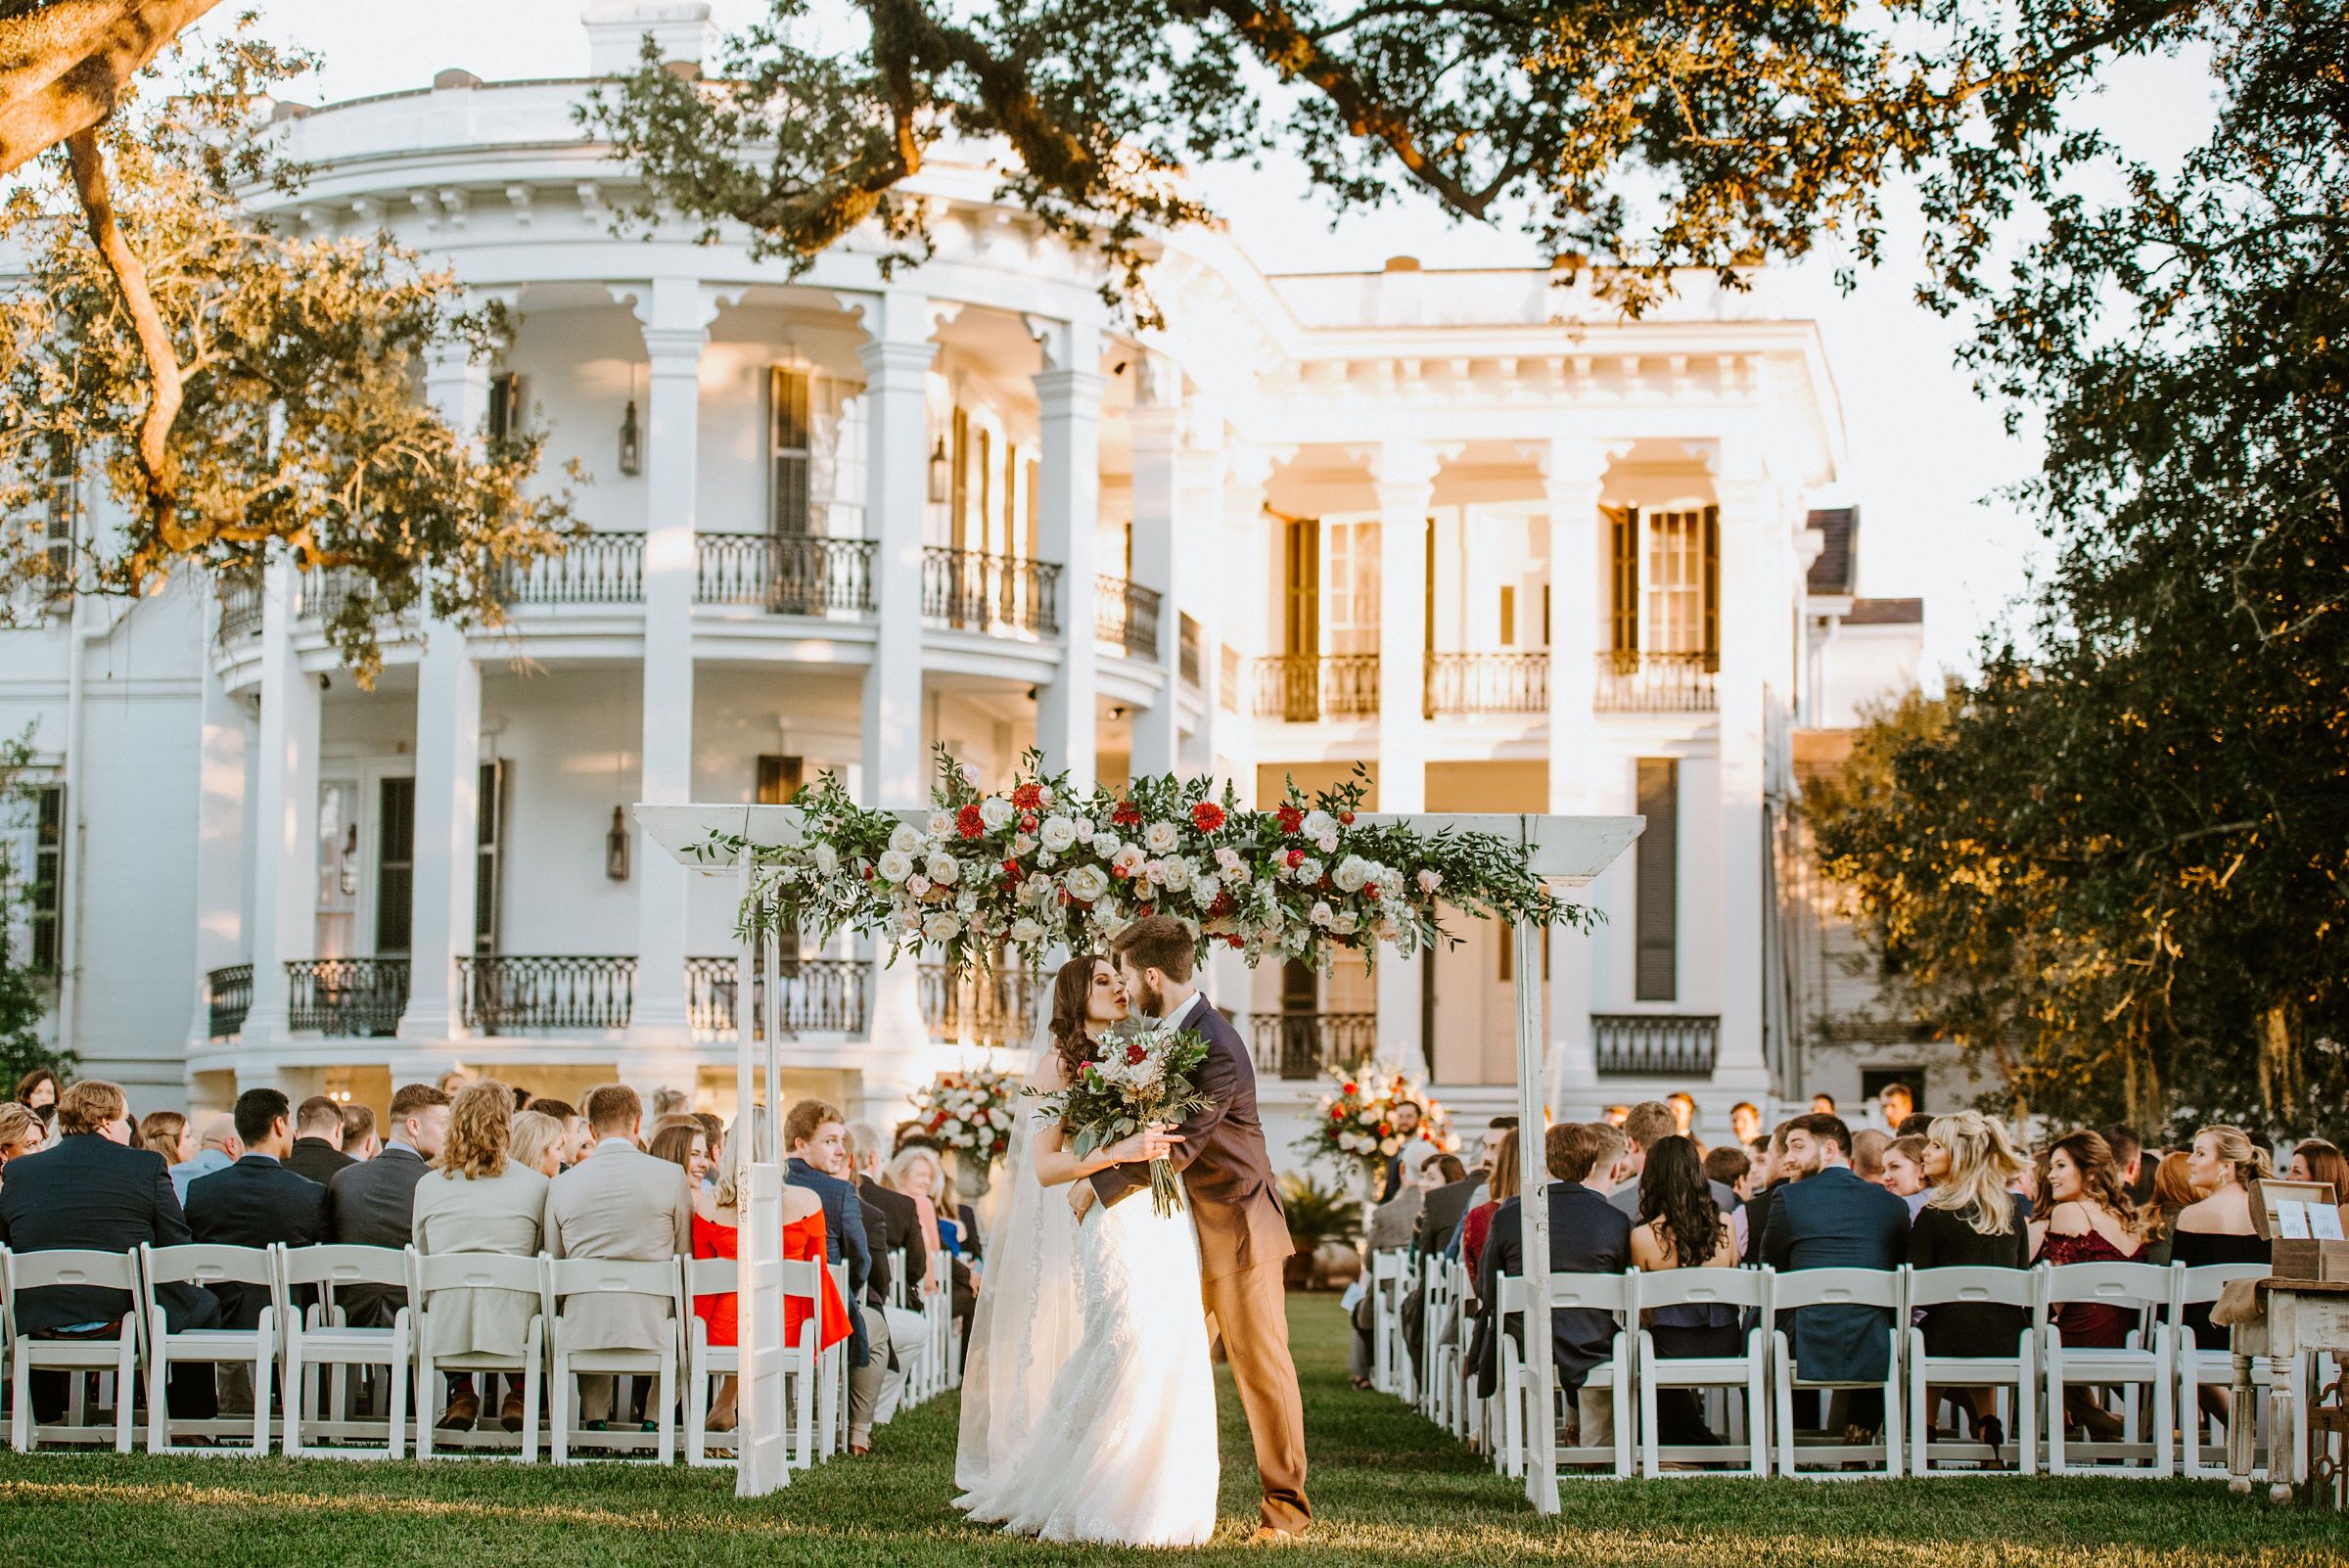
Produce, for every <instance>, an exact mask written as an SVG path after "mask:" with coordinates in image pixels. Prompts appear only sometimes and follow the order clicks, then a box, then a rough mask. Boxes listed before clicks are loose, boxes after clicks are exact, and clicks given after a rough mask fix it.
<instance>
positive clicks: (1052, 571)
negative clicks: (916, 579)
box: [922, 545, 1060, 637]
mask: <svg viewBox="0 0 2349 1568" xmlns="http://www.w3.org/2000/svg"><path fill="white" fill-rule="evenodd" d="M922 619H923V620H925V621H928V622H929V623H932V624H933V625H942V626H952V627H954V628H956V629H957V630H963V631H984V632H990V633H998V634H999V633H1003V632H1028V633H1031V634H1033V635H1035V636H1038V637H1049V636H1052V635H1054V634H1055V633H1057V632H1058V631H1059V630H1060V568H1059V566H1058V565H1056V564H1055V563H1053V562H1050V561H1030V560H1027V559H1026V558H1024V557H1020V556H1010V555H987V554H984V553H982V552H980V551H977V550H955V549H949V548H947V547H945V546H944V545H928V546H925V547H924V548H923V550H922Z"/></svg>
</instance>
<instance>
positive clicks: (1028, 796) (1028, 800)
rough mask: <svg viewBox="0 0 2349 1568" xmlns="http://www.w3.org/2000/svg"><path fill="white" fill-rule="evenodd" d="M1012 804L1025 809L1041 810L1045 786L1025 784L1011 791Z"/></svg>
mask: <svg viewBox="0 0 2349 1568" xmlns="http://www.w3.org/2000/svg"><path fill="white" fill-rule="evenodd" d="M1011 804H1012V805H1014V806H1016V807H1019V808H1020V809H1021V810H1023V811H1036V810H1041V809H1042V808H1043V805H1044V787H1043V786H1042V785H1041V784H1023V785H1021V786H1020V787H1019V788H1018V789H1016V790H1013V791H1012V792H1011Z"/></svg>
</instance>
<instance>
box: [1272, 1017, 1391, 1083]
mask: <svg viewBox="0 0 2349 1568" xmlns="http://www.w3.org/2000/svg"><path fill="white" fill-rule="evenodd" d="M1248 1028H1249V1031H1250V1033H1251V1034H1252V1035H1254V1037H1255V1039H1254V1040H1253V1042H1252V1043H1253V1045H1254V1047H1255V1051H1256V1067H1257V1071H1259V1072H1261V1073H1270V1074H1273V1075H1274V1076H1276V1077H1279V1078H1284V1079H1290V1080H1302V1079H1311V1078H1319V1077H1320V1076H1321V1075H1322V1074H1323V1073H1325V1072H1327V1071H1329V1069H1331V1068H1333V1067H1355V1066H1359V1064H1361V1063H1363V1062H1366V1061H1368V1060H1370V1058H1371V1057H1372V1056H1373V1055H1375V1054H1376V1053H1377V1049H1378V1014H1376V1013H1257V1014H1255V1015H1253V1016H1252V1017H1250V1019H1249V1020H1248Z"/></svg>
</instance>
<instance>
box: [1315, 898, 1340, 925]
mask: <svg viewBox="0 0 2349 1568" xmlns="http://www.w3.org/2000/svg"><path fill="white" fill-rule="evenodd" d="M1336 918H1337V916H1336V914H1335V913H1334V912H1333V911H1332V910H1331V909H1330V907H1329V904H1328V902H1327V900H1325V899H1314V900H1313V924H1314V925H1316V926H1326V925H1328V924H1329V923H1330V922H1331V921H1332V920H1334V919H1336Z"/></svg>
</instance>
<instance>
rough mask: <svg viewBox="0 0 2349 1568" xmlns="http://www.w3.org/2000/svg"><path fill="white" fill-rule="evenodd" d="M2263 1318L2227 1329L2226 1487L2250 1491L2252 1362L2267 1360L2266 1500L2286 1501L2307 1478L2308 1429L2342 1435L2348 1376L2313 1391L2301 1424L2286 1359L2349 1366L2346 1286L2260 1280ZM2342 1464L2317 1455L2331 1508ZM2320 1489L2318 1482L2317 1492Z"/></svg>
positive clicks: (2348, 1419)
mask: <svg viewBox="0 0 2349 1568" xmlns="http://www.w3.org/2000/svg"><path fill="white" fill-rule="evenodd" d="M2257 1289H2258V1296H2259V1303H2260V1306H2261V1308H2262V1309H2263V1312H2262V1314H2261V1316H2260V1317H2259V1318H2257V1319H2256V1320H2254V1321H2251V1322H2246V1323H2237V1324H2235V1325H2234V1328H2233V1329H2232V1330H2231V1333H2232V1334H2233V1336H2234V1337H2233V1340H2232V1342H2231V1347H2230V1348H2231V1349H2232V1350H2233V1351H2234V1409H2235V1413H2236V1415H2237V1416H2238V1417H2240V1419H2235V1420H2230V1421H2229V1422H2228V1423H2227V1473H2228V1476H2229V1480H2228V1483H2227V1484H2228V1485H2229V1486H2230V1487H2231V1488H2233V1489H2234V1491H2236V1492H2242V1493H2247V1492H2249V1491H2250V1490H2251V1453H2252V1446H2253V1440H2254V1436H2255V1431H2256V1427H2257V1423H2256V1422H2255V1421H2253V1420H2252V1419H2251V1416H2250V1412H2251V1410H2252V1404H2251V1398H2252V1395H2251V1363H2252V1362H2253V1361H2254V1360H2261V1359H2264V1360H2266V1361H2267V1363H2268V1393H2269V1398H2270V1400H2271V1401H2272V1402H2273V1404H2272V1405H2271V1406H2270V1415H2269V1420H2268V1482H2269V1485H2268V1496H2269V1497H2271V1498H2273V1499H2275V1500H2276V1501H2278V1502H2282V1501H2285V1500H2287V1499H2289V1498H2290V1497H2291V1495H2292V1489H2293V1488H2294V1487H2295V1486H2296V1485H2297V1484H2298V1483H2300V1482H2301V1481H2304V1480H2306V1479H2307V1478H2308V1473H2309V1436H2310V1426H2311V1425H2312V1422H2313V1423H2318V1424H2319V1429H2320V1431H2322V1432H2325V1433H2327V1434H2328V1433H2331V1432H2335V1431H2349V1411H2344V1409H2343V1400H2344V1397H2345V1396H2344V1389H2345V1387H2349V1374H2345V1375H2344V1376H2343V1377H2341V1378H2336V1379H2335V1380H2334V1381H2333V1383H2332V1384H2331V1386H2330V1387H2329V1389H2326V1390H2324V1391H2320V1393H2319V1395H2318V1398H2317V1401H2316V1403H2315V1405H2314V1406H2312V1407H2311V1408H2310V1410H2309V1411H2308V1415H2309V1416H2310V1418H2311V1419H2310V1420H2302V1419H2301V1418H2300V1415H2299V1413H2298V1412H2297V1411H2296V1410H2295V1409H2294V1404H2295V1395H2296V1392H2297V1391H2296V1390H2295V1389H2294V1388H2293V1386H2292V1359H2293V1358H2294V1357H2296V1356H2298V1355H2299V1354H2300V1353H2302V1352H2303V1351H2307V1352H2312V1353H2326V1352H2329V1353H2330V1354H2331V1355H2333V1356H2335V1357H2338V1358H2340V1359H2341V1360H2343V1361H2345V1362H2349V1281H2345V1280H2316V1279H2262V1280H2260V1281H2258V1286H2257ZM2341 1465H2342V1461H2341V1460H2338V1459H2335V1458H2333V1457H2332V1456H2331V1455H2330V1453H2326V1452H2325V1451H2323V1450H2320V1452H2319V1454H2318V1469H2319V1471H2320V1475H2319V1478H2318V1479H2319V1481H2320V1482H2327V1481H2329V1482H2330V1483H2332V1486H2331V1489H2330V1490H2331V1491H2332V1492H2333V1493H2334V1498H2333V1501H2334V1504H2335V1506H2338V1505H2339V1504H2340V1501H2341V1499H2340V1490H2341V1484H2342V1471H2341ZM2325 1490H2326V1488H2325V1487H2323V1486H2322V1485H2321V1486H2320V1487H2319V1491H2320V1493H2322V1492H2323V1491H2325Z"/></svg>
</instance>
